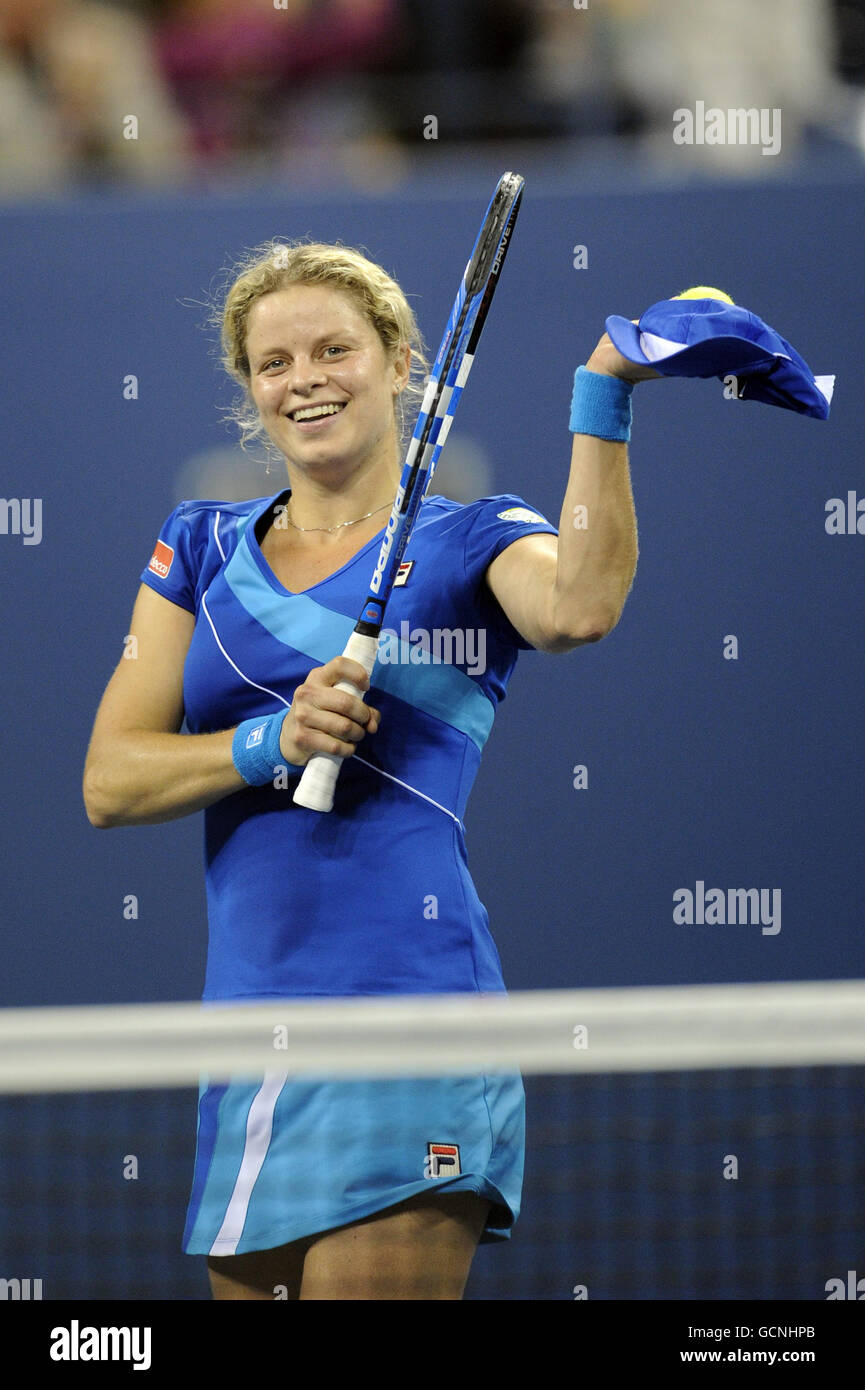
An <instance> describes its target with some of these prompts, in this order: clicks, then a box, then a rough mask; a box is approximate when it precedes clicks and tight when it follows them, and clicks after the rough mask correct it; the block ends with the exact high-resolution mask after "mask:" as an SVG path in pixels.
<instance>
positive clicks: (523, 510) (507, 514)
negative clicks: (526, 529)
mask: <svg viewBox="0 0 865 1390" xmlns="http://www.w3.org/2000/svg"><path fill="white" fill-rule="evenodd" d="M498 518H499V521H525V522H536V521H539V522H540V523H541V524H542V525H543V526H549V524H550V523H549V522H548V521H547V518H546V517H545V516H541V515H540V513H539V512H530V511H529V509H528V507H508V509H507V511H504V512H499V513H498Z"/></svg>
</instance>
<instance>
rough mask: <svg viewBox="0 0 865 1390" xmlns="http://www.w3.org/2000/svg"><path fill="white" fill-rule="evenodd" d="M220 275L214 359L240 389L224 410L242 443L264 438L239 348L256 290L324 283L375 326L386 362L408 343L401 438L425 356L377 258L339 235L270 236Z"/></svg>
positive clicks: (416, 402) (397, 413) (408, 312)
mask: <svg viewBox="0 0 865 1390" xmlns="http://www.w3.org/2000/svg"><path fill="white" fill-rule="evenodd" d="M228 281H229V283H228V285H227V288H226V290H225V292H224V294H223V295H222V296H221V298H220V302H219V304H218V305H217V307H216V309H215V311H214V317H215V319H216V320H217V325H218V328H219V331H220V340H221V345H222V365H223V367H224V368H225V370H226V371H227V372H228V374H229V376H230V377H232V378H233V380H234V381H236V382H237V384H238V385H239V386H240V387H241V388H242V394H241V395H240V396H239V397H238V399H237V401H236V402H235V404H234V405H233V406H232V407H231V408H229V410H228V411H227V416H228V418H229V419H231V420H233V421H234V423H235V424H236V425H237V426H238V428H239V430H240V436H241V445H242V446H243V447H244V448H245V447H246V445H247V444H249V443H252V442H253V441H254V440H260V441H263V442H264V443H265V444H266V445H267V446H269V445H270V441H269V440H268V438H267V435H266V434H265V431H264V429H263V428H262V425H261V420H260V418H259V415H258V410H257V407H256V405H255V402H254V401H253V399H252V392H251V389H250V381H251V372H250V366H249V357H248V355H247V351H246V334H247V328H248V325H249V315H250V311H251V309H252V306H253V305H254V304H255V303H257V301H258V300H259V299H261V298H262V297H263V296H264V295H266V294H272V293H273V291H274V290H283V289H286V288H287V287H288V286H289V285H327V286H329V287H330V288H332V289H334V290H339V291H341V292H342V293H343V294H345V295H347V296H348V297H349V298H350V299H351V300H353V302H354V303H355V304H356V305H357V307H358V309H360V311H361V312H362V313H363V314H364V315H365V317H366V318H367V320H368V321H369V323H370V324H371V325H372V327H373V328H374V329H375V330H376V332H377V333H378V336H379V338H380V339H381V343H382V346H383V347H384V350H385V353H386V354H387V356H388V360H389V361H391V362H392V361H393V360H394V359H395V357H396V355H397V353H398V352H399V350H400V348H401V347H403V346H404V345H405V344H408V345H409V347H410V348H411V363H410V367H409V377H408V380H407V382H406V384H405V386H404V388H403V390H402V392H401V393H400V394H399V395H397V396H396V397H395V400H394V417H395V420H396V425H397V435H398V437H399V439H400V442H401V443H403V444H404V443H405V442H406V438H407V433H408V432H409V431H410V429H411V428H413V426H414V416H415V414H416V412H417V409H418V408H419V406H420V402H421V400H422V399H423V393H424V388H425V385H426V380H427V377H428V375H429V363H428V362H427V359H426V355H425V347H424V342H423V339H422V337H421V333H420V329H419V327H418V323H417V319H416V318H415V315H414V311H413V310H412V308H411V307H410V305H409V303H408V300H407V299H406V297H405V294H404V293H403V291H402V289H401V288H400V286H399V285H398V284H397V282H396V281H395V280H393V279H392V278H391V277H390V276H389V275H388V274H387V272H386V271H385V270H384V269H383V268H382V267H381V266H380V265H376V263H375V262H374V261H370V260H368V259H367V257H366V256H364V255H362V254H361V253H360V252H359V251H355V250H353V249H352V248H351V247H348V246H343V245H342V244H341V243H339V242H337V243H335V244H333V245H329V244H326V243H324V242H310V241H294V242H284V241H278V240H276V239H274V240H272V241H268V242H264V243H263V244H262V245H260V246H256V247H255V248H254V249H253V250H252V251H250V252H248V253H247V255H245V256H244V257H243V258H242V259H241V260H240V261H238V262H237V263H236V264H235V265H234V266H232V268H231V270H230V272H229V273H228ZM412 407H414V408H413V409H412ZM407 414H408V420H409V422H410V423H409V425H408V426H407V424H406V415H407Z"/></svg>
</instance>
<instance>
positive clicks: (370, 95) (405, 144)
mask: <svg viewBox="0 0 865 1390" xmlns="http://www.w3.org/2000/svg"><path fill="white" fill-rule="evenodd" d="M863 90H865V0H724V3H719V0H0V190H2V191H3V192H4V193H5V194H6V196H9V195H12V196H15V195H21V194H26V193H29V192H41V191H46V190H54V189H63V188H68V187H70V186H81V185H85V186H86V185H91V186H93V185H97V186H98V185H104V184H126V185H139V186H141V185H150V186H163V185H171V184H177V183H183V184H185V185H188V184H189V183H196V182H204V183H207V182H208V181H209V180H219V181H220V182H224V181H225V180H232V179H237V180H244V181H245V180H248V179H249V178H250V177H252V178H255V177H257V176H258V175H259V174H262V175H266V176H269V175H278V174H279V173H281V172H285V173H290V174H291V175H292V176H293V177H295V178H299V179H302V180H303V181H305V182H307V183H310V184H320V185H324V184H327V183H329V182H334V181H340V182H344V181H345V180H349V181H353V182H355V183H358V184H364V185H368V186H376V185H387V184H388V183H390V182H393V181H395V180H397V179H398V178H399V177H400V175H401V173H402V171H403V169H404V168H405V167H406V165H407V163H408V161H409V160H410V159H411V155H412V153H413V151H414V152H416V151H417V150H418V148H419V147H421V146H423V145H424V144H426V145H427V146H428V147H429V146H430V145H432V144H433V143H434V144H435V146H436V147H437V148H444V147H445V146H452V145H454V144H457V143H461V142H485V141H502V142H505V141H514V140H560V141H571V142H580V141H584V140H594V139H598V138H599V137H616V136H618V137H621V138H627V139H630V140H636V141H642V142H643V143H644V145H645V146H646V148H647V149H648V150H650V151H651V150H652V149H653V148H655V149H656V151H657V152H658V153H659V155H661V156H663V153H664V152H666V153H667V154H668V155H669V154H671V153H672V150H673V146H672V142H671V137H670V131H671V120H672V112H673V110H674V109H675V108H677V107H681V106H682V105H688V104H689V103H690V104H693V103H694V102H695V101H696V100H698V99H699V100H703V101H705V102H706V104H707V105H714V106H720V107H722V108H727V107H740V106H745V107H754V106H759V107H777V108H781V109H782V111H783V115H784V136H785V142H786V147H787V148H790V142H791V141H792V142H793V144H794V145H795V142H796V141H797V140H799V139H800V138H802V137H803V135H807V133H808V132H809V131H810V130H814V129H816V130H821V129H823V130H828V131H832V132H835V133H836V134H837V135H840V137H841V138H842V139H848V140H849V141H851V142H852V143H855V141H856V140H857V139H859V138H860V135H859V126H860V125H861V128H862V131H863V132H865V115H863V114H862V113H865V104H863V102H862V100H861V95H862V92H863ZM857 123H858V124H857ZM860 145H862V146H865V134H863V135H862V136H861V140H860ZM740 154H741V152H737V151H736V150H729V151H727V152H726V157H727V158H730V159H733V160H735V159H736V158H738V157H739V156H740ZM691 155H692V157H693V158H695V159H698V158H705V156H706V151H705V149H704V148H700V149H697V150H694V151H691Z"/></svg>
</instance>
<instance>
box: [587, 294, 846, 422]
mask: <svg viewBox="0 0 865 1390" xmlns="http://www.w3.org/2000/svg"><path fill="white" fill-rule="evenodd" d="M607 332H608V333H609V335H610V337H611V338H612V340H613V343H614V344H615V346H616V347H617V348H618V350H619V352H620V353H621V354H622V356H623V357H627V359H628V361H629V362H639V363H640V364H641V365H642V366H648V367H654V369H655V371H656V372H660V374H661V376H696V377H710V376H716V377H719V378H720V379H721V380H722V381H723V380H724V379H725V378H726V377H730V376H734V377H735V378H736V384H737V394H738V396H739V399H740V400H751V401H764V402H765V403H766V404H767V405H779V406H782V407H783V408H784V409H785V410H795V411H797V413H798V414H800V415H811V416H813V417H814V419H816V420H825V419H827V418H828V415H829V404H830V402H831V400H832V392H833V389H834V386H835V378H834V376H818V377H815V376H814V374H813V372H812V371H811V368H810V367H809V366H808V363H807V362H806V361H805V360H804V359H803V358H802V357H800V356H799V354H798V352H797V351H796V349H795V348H793V347H791V346H790V344H789V343H788V342H787V341H786V339H784V338H782V337H781V336H780V334H778V333H776V332H775V330H774V328H770V327H769V325H768V324H767V323H764V322H763V320H762V319H761V318H758V317H757V315H756V314H752V313H750V312H749V311H748V310H747V309H743V308H742V307H741V306H740V305H738V304H727V303H726V302H725V301H724V300H721V299H662V300H660V301H659V302H658V303H657V304H653V305H652V306H651V308H650V309H647V310H646V312H645V313H644V314H642V315H641V317H640V320H639V322H638V323H632V322H631V320H630V319H625V318H620V317H619V316H618V315H616V314H612V315H611V316H610V317H609V318H608V319H607Z"/></svg>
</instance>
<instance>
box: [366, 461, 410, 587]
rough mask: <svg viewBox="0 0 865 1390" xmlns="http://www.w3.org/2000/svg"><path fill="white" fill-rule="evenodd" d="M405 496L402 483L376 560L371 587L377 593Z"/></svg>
mask: <svg viewBox="0 0 865 1390" xmlns="http://www.w3.org/2000/svg"><path fill="white" fill-rule="evenodd" d="M404 496H405V488H404V487H403V486H402V484H401V483H400V486H399V487H398V489H397V494H396V502H395V504H394V509H393V511H392V512H391V514H390V521H389V522H388V524H387V531H386V532H385V537H384V540H383V541H382V543H381V550H380V552H379V557H378V560H377V561H376V566H375V574H374V575H373V577H372V580H371V581H370V586H369V587H370V588H371V589H372V591H373V593H374V594H377V593H378V591H379V589H380V588H381V576H382V574H383V572H384V567H385V565H386V564H387V557H388V555H389V554H390V548H391V546H392V545H393V533H394V531H395V530H396V528H397V525H398V524H399V516H398V513H399V509H400V507H401V506H402V499H403V497H404Z"/></svg>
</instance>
